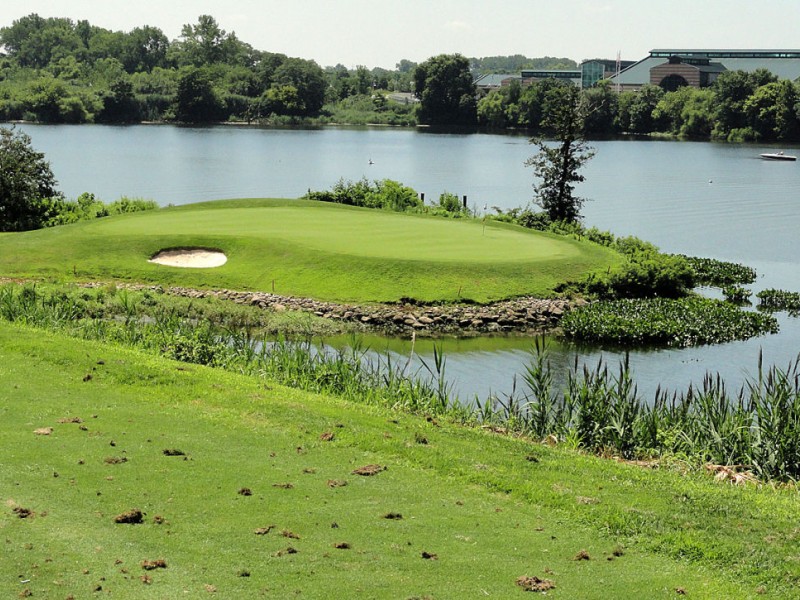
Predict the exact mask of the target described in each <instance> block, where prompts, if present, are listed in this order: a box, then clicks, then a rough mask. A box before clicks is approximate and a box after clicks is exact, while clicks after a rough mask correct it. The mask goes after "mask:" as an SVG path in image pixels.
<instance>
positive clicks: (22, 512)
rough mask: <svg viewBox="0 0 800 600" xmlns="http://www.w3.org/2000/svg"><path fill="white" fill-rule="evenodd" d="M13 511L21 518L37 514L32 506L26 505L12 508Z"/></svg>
mask: <svg viewBox="0 0 800 600" xmlns="http://www.w3.org/2000/svg"><path fill="white" fill-rule="evenodd" d="M11 512H13V513H14V514H15V515H17V516H18V517H19V518H20V519H28V518H30V517H32V516H33V515H34V514H35V513H34V512H33V511H32V510H31V509H30V508H25V507H24V506H15V507H14V508H12V509H11Z"/></svg>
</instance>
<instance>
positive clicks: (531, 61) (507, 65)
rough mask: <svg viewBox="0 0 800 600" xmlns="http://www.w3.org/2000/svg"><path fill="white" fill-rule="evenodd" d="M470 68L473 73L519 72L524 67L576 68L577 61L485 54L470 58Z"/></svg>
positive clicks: (545, 57)
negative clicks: (480, 56) (481, 56)
mask: <svg viewBox="0 0 800 600" xmlns="http://www.w3.org/2000/svg"><path fill="white" fill-rule="evenodd" d="M469 63H470V69H471V70H472V72H473V73H478V74H484V73H519V72H520V71H522V70H525V69H577V68H578V63H576V62H575V61H574V60H572V59H570V58H555V57H552V56H544V57H542V58H528V57H527V56H523V55H521V54H514V55H512V56H485V57H483V58H470V59H469Z"/></svg>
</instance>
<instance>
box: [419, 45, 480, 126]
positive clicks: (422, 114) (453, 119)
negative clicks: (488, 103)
mask: <svg viewBox="0 0 800 600" xmlns="http://www.w3.org/2000/svg"><path fill="white" fill-rule="evenodd" d="M414 90H415V93H416V95H417V97H418V98H419V111H418V117H419V120H420V123H425V124H428V125H474V124H475V122H476V101H475V96H476V90H475V82H474V80H473V77H472V74H471V73H470V70H469V60H467V59H466V58H465V57H463V56H461V55H460V54H440V55H439V56H434V57H433V58H429V59H428V60H426V61H425V62H424V63H422V64H420V65H418V66H417V68H416V69H415V70H414Z"/></svg>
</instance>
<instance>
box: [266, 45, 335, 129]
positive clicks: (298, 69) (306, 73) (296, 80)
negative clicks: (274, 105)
mask: <svg viewBox="0 0 800 600" xmlns="http://www.w3.org/2000/svg"><path fill="white" fill-rule="evenodd" d="M273 85H274V86H278V87H294V88H295V89H296V90H297V97H298V112H297V114H301V115H315V114H317V113H318V112H319V111H320V109H321V108H322V105H323V104H325V92H326V90H327V89H328V83H327V81H325V73H324V72H323V70H322V68H321V67H320V66H319V65H318V64H317V63H315V62H314V61H313V60H305V59H302V58H287V59H286V60H284V61H283V62H282V63H281V65H280V66H279V67H278V68H276V69H275V73H274V83H273Z"/></svg>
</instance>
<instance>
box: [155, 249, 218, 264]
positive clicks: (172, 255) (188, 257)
mask: <svg viewBox="0 0 800 600" xmlns="http://www.w3.org/2000/svg"><path fill="white" fill-rule="evenodd" d="M147 262H151V263H155V264H157V265H164V266H167V267H182V268H191V269H210V268H214V267H221V266H222V265H224V264H225V263H226V262H228V257H227V256H225V254H224V253H223V252H220V251H219V250H212V249H210V248H172V249H169V250H162V251H161V252H159V253H158V254H156V255H155V256H153V258H151V259H150V260H149V261H147Z"/></svg>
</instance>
